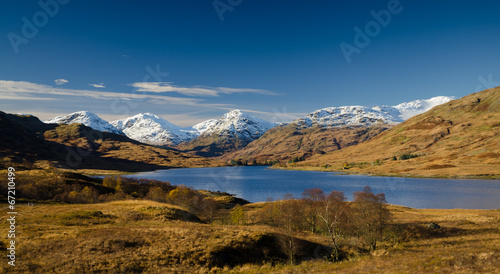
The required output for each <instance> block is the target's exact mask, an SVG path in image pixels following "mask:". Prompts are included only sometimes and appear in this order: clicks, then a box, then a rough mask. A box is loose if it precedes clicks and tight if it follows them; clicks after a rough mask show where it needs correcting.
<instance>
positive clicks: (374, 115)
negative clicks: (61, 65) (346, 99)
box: [293, 96, 455, 127]
mask: <svg viewBox="0 0 500 274" xmlns="http://www.w3.org/2000/svg"><path fill="white" fill-rule="evenodd" d="M454 99H455V97H448V96H438V97H433V98H430V99H423V100H415V101H411V102H406V103H401V104H399V105H396V106H376V107H372V108H369V107H364V106H343V107H328V108H323V109H319V110H316V111H313V112H311V113H309V114H308V115H306V116H305V117H302V118H299V119H297V120H295V121H294V122H293V123H296V124H299V125H302V126H305V127H310V126H313V125H319V126H326V127H341V126H371V125H375V124H380V123H382V124H388V125H394V124H398V123H401V122H403V121H405V120H407V119H408V118H411V117H413V116H415V115H418V114H421V113H424V112H426V111H428V110H430V109H432V108H433V107H435V106H437V105H441V104H444V103H447V102H449V101H451V100H454Z"/></svg>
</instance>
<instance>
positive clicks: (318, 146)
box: [221, 124, 386, 162]
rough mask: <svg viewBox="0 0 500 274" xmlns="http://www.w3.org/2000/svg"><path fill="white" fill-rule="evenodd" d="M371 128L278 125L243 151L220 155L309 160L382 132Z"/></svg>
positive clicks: (380, 129)
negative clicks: (305, 158)
mask: <svg viewBox="0 0 500 274" xmlns="http://www.w3.org/2000/svg"><path fill="white" fill-rule="evenodd" d="M385 129H386V128H383V127H372V128H356V127H354V128H340V129H339V128H323V127H311V128H305V129H302V128H300V127H299V126H297V125H295V124H290V125H286V126H278V127H275V128H273V129H270V130H269V131H267V132H266V133H265V134H264V135H263V136H262V137H260V138H259V139H257V140H255V141H253V142H251V143H250V144H248V145H247V146H246V147H245V148H243V149H240V150H238V151H235V152H233V153H228V154H225V155H223V156H222V157H221V158H222V159H224V160H226V161H229V160H231V159H241V160H246V161H250V162H251V161H252V160H256V161H259V162H263V161H268V160H288V159H291V158H293V157H303V156H304V157H307V158H308V157H310V156H312V155H316V154H325V153H327V152H332V151H335V150H339V149H341V148H345V147H348V146H352V145H355V144H358V143H360V142H363V141H366V140H369V139H371V138H373V137H374V136H376V135H377V134H379V133H380V132H382V131H383V130H385Z"/></svg>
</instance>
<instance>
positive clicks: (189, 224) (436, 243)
mask: <svg viewBox="0 0 500 274" xmlns="http://www.w3.org/2000/svg"><path fill="white" fill-rule="evenodd" d="M264 205H265V203H257V204H248V205H246V206H244V207H243V208H244V209H245V212H246V216H247V222H246V225H239V226H237V225H224V224H217V223H214V224H204V223H200V222H198V221H196V220H194V219H190V220H187V219H186V218H184V217H183V215H182V214H180V215H179V214H172V212H179V211H183V210H184V209H182V208H180V207H178V206H174V205H168V204H164V203H158V202H153V201H145V200H125V201H114V202H108V203H97V204H73V205H68V204H43V203H40V204H37V203H35V205H33V206H28V205H26V204H24V205H19V206H18V217H17V218H18V219H17V220H16V222H17V223H16V225H17V228H16V234H17V235H16V243H17V247H16V248H17V249H16V255H17V257H16V267H15V268H13V267H11V266H9V265H7V261H6V259H5V256H4V263H2V264H1V265H0V269H1V271H2V272H3V273H7V272H12V271H13V270H14V269H15V271H16V272H24V273H51V272H55V273H63V272H66V273H88V272H110V273H134V272H146V273H167V272H169V273H205V272H233V273H263V272H266V273H267V272H274V273H329V272H333V271H341V272H347V273H358V272H378V273H419V272H431V273H436V272H442V273H471V272H490V273H498V269H500V210H461V209H454V210H441V209H412V208H407V207H401V206H392V205H391V206H388V207H389V210H390V212H391V213H392V215H393V221H392V225H393V226H394V227H395V228H398V227H400V228H401V229H400V230H401V231H400V232H399V233H398V234H397V235H396V234H395V235H394V237H393V239H391V238H390V237H389V238H387V239H386V240H385V241H384V242H382V243H380V244H379V245H378V248H377V249H376V250H375V251H372V252H369V251H366V250H363V249H359V248H358V249H356V248H354V247H350V246H351V245H352V242H353V241H355V239H344V240H343V242H342V243H341V247H342V248H343V249H344V250H346V251H348V253H349V254H350V255H349V256H348V258H347V259H345V260H343V261H341V262H338V263H332V262H329V261H326V260H324V259H322V258H321V255H320V254H321V252H320V251H321V245H322V244H323V245H324V244H327V242H328V241H327V239H326V237H324V236H321V235H313V234H310V233H306V232H301V233H299V232H297V233H295V234H294V235H293V236H294V237H296V238H298V239H300V241H301V243H302V248H301V250H302V253H299V254H298V255H299V256H300V257H301V261H300V262H298V263H297V264H294V265H290V264H288V263H287V260H286V257H283V253H282V252H281V251H280V250H279V247H278V246H277V244H276V243H277V241H276V239H277V237H278V235H279V233H280V231H279V230H277V229H276V228H274V227H270V226H266V225H259V224H256V219H255V218H254V217H252V216H257V215H258V214H257V213H258V212H259V210H262V208H263V206H264ZM3 209H4V211H6V210H7V209H6V208H3ZM256 214H257V215H256ZM430 222H435V223H437V224H439V225H440V226H441V228H440V229H436V230H430V229H428V228H427V224H428V223H430ZM0 227H1V229H0V233H1V234H2V235H5V236H2V241H1V245H2V249H3V250H4V253H5V252H6V251H5V247H6V246H7V244H8V242H7V238H6V235H7V230H8V229H7V227H8V226H7V221H6V219H5V218H2V220H1V222H0ZM271 258H272V259H273V260H271Z"/></svg>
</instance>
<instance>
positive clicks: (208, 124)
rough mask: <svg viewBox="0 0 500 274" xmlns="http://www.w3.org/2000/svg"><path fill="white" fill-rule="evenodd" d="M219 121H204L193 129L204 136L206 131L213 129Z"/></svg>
mask: <svg viewBox="0 0 500 274" xmlns="http://www.w3.org/2000/svg"><path fill="white" fill-rule="evenodd" d="M218 121H219V120H216V119H210V120H206V121H203V122H201V123H199V124H196V125H194V126H193V128H194V129H195V130H196V131H198V133H199V134H203V133H204V132H205V131H207V130H210V129H211V128H213V127H214V126H215V125H216V124H217V122H218Z"/></svg>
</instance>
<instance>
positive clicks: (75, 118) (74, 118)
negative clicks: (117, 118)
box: [44, 111, 123, 134]
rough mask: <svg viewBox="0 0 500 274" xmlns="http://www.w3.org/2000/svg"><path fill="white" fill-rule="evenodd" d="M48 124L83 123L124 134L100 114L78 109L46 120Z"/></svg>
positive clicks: (100, 129)
mask: <svg viewBox="0 0 500 274" xmlns="http://www.w3.org/2000/svg"><path fill="white" fill-rule="evenodd" d="M44 123H47V124H73V123H81V124H84V125H86V126H88V127H90V128H92V129H95V130H99V131H108V132H111V133H116V134H123V132H121V131H120V130H119V129H117V128H116V127H114V126H113V125H111V124H110V123H109V122H107V121H105V120H103V119H101V118H100V117H99V116H97V115H95V114H94V113H92V112H88V111H78V112H74V113H71V114H68V115H62V116H57V117H54V118H51V119H49V120H46V121H44Z"/></svg>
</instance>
